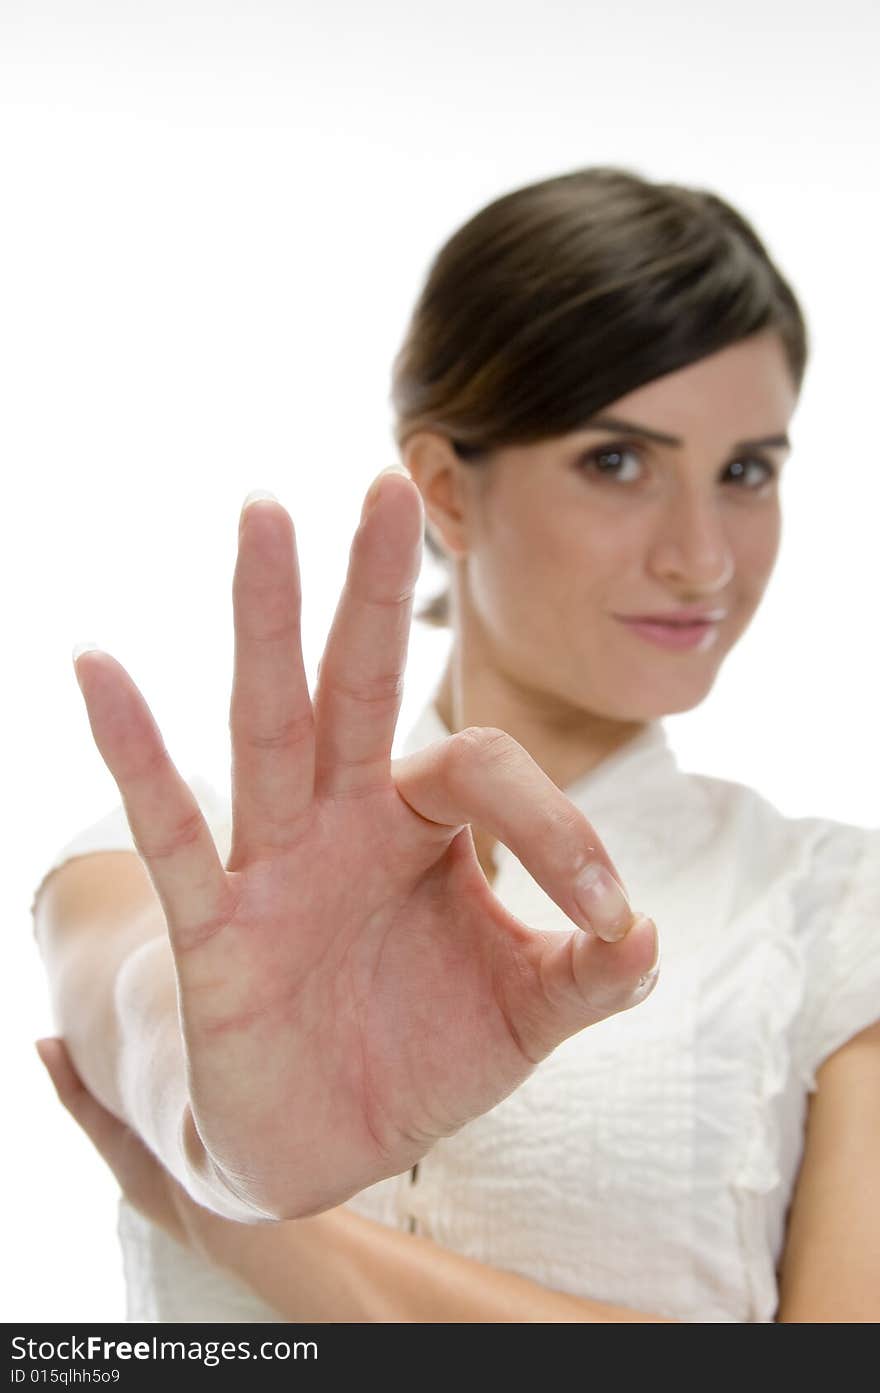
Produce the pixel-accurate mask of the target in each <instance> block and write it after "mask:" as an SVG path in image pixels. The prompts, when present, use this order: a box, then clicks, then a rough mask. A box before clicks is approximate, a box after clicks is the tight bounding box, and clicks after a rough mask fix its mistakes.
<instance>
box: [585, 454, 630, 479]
mask: <svg viewBox="0 0 880 1393" xmlns="http://www.w3.org/2000/svg"><path fill="white" fill-rule="evenodd" d="M627 456H628V457H629V459H630V460H636V462H638V456H637V454H636V452H635V450H633V449H631V448H630V446H628V445H603V446H602V447H601V449H598V450H590V451H588V452H587V454H585V455H582V456H581V458H580V460H579V461H578V463H579V464H580V465H581V467H586V466H588V465H593V466H594V467H595V469H596V471H597V473H598V474H599V475H600V476H602V477H606V478H613V479H621V478H623V480H624V482H629V481H630V480H631V479H632V477H633V476H632V467H631V466H630V470H629V473H628V474H627V473H626V465H625V464H622V461H625V460H626V459H627Z"/></svg>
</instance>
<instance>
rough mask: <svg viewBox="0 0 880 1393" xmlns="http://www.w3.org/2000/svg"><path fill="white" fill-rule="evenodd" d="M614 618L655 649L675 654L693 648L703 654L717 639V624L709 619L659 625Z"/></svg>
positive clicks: (617, 616)
mask: <svg viewBox="0 0 880 1393" xmlns="http://www.w3.org/2000/svg"><path fill="white" fill-rule="evenodd" d="M615 618H616V619H618V620H619V622H620V623H621V624H625V625H626V627H627V628H628V629H631V630H632V631H633V633H635V634H638V635H639V637H640V638H643V639H647V641H648V642H649V643H653V644H655V645H656V647H658V648H667V649H672V650H674V651H676V652H681V651H685V650H690V649H695V648H696V649H699V651H700V652H705V650H706V649H708V648H711V647H712V645H713V644H714V643H716V642H717V639H718V628H719V625H718V622H717V621H715V620H711V619H702V620H699V621H698V622H696V623H692V624H661V623H656V622H652V621H650V620H646V619H620V616H619V615H615Z"/></svg>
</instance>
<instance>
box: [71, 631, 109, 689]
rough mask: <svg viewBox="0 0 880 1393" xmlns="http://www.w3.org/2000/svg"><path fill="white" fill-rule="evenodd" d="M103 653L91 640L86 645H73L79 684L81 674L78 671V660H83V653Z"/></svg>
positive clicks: (75, 670)
mask: <svg viewBox="0 0 880 1393" xmlns="http://www.w3.org/2000/svg"><path fill="white" fill-rule="evenodd" d="M101 651H102V650H101V649H100V648H99V647H98V645H97V644H96V643H92V642H91V640H87V641H86V642H85V643H75V644H74V645H73V652H72V655H71V656H72V658H73V670H74V672H75V673H76V680H77V682H78V681H79V673H78V672H77V669H76V660H77V658H81V657H82V655H83V653H100V652H101Z"/></svg>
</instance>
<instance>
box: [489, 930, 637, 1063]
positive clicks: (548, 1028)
mask: <svg viewBox="0 0 880 1393" xmlns="http://www.w3.org/2000/svg"><path fill="white" fill-rule="evenodd" d="M533 934H534V938H533V940H532V945H531V946H532V948H533V951H534V953H535V962H534V966H535V974H534V977H533V979H532V989H531V990H530V991H529V990H528V987H527V983H528V978H522V977H521V978H520V981H519V991H518V992H517V994H516V999H515V1000H511V999H510V995H509V994H508V1004H509V1012H510V1018H511V1021H512V1023H513V1024H514V1026H515V1028H516V1031H517V1035H518V1037H519V1039H520V1041H521V1042H522V1044H523V1047H524V1049H525V1051H526V1053H527V1054H528V1055H529V1057H530V1058H532V1059H534V1060H535V1061H538V1060H541V1059H544V1058H545V1057H546V1056H547V1055H548V1054H550V1052H551V1051H552V1050H555V1049H556V1047H557V1046H558V1045H561V1044H562V1041H563V1040H567V1039H568V1037H569V1036H570V1035H575V1034H577V1032H578V1031H580V1030H583V1029H585V1027H587V1026H590V1025H596V1024H597V1023H598V1022H599V1021H602V1020H605V1019H606V1017H607V1016H613V1015H616V1014H617V1012H619V1011H628V1010H630V1009H631V1007H633V1006H638V1005H639V1004H640V1002H642V1001H644V1000H645V998H646V997H648V996H650V994H651V992H652V991H653V990H654V988H655V986H656V985H657V981H658V979H659V975H660V941H659V937H658V934H657V926H656V924H655V923H654V921H653V919H649V918H648V917H647V916H646V915H644V914H638V913H637V914H635V915H634V916H633V922H632V927H631V928H630V929H629V931H628V933H626V934H625V935H624V937H623V938H621V939H619V940H617V941H616V942H614V943H606V942H605V940H604V939H601V938H599V937H598V936H597V935H596V934H593V933H590V932H589V931H588V932H583V931H582V930H579V929H574V930H572V931H571V932H568V933H566V932H552V931H541V932H536V931H534V930H533Z"/></svg>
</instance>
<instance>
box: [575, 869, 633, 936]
mask: <svg viewBox="0 0 880 1393" xmlns="http://www.w3.org/2000/svg"><path fill="white" fill-rule="evenodd" d="M574 898H575V900H576V902H577V906H578V908H579V909H580V911H581V913H582V914H583V915H584V916H585V917H586V919H587V920H588V921H589V924H590V927H591V928H592V929H594V930H595V932H596V933H597V934H598V935H599V937H600V938H604V939H605V942H606V943H616V942H617V940H618V939H620V938H623V936H624V934H625V933H626V931H627V929H628V928H629V926H630V922H631V920H632V910H631V909H630V907H629V901H628V900H627V898H626V895H625V894H624V893H623V889H622V888H621V886H620V885H619V884H618V883H617V881H616V880H615V879H614V876H613V875H612V874H611V872H610V871H609V870H608V869H607V868H606V867H605V866H603V865H601V863H600V862H598V861H591V862H590V864H589V865H588V866H585V867H584V869H583V870H582V871H581V873H580V875H579V876H578V878H577V880H576V881H575V883H574Z"/></svg>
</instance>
